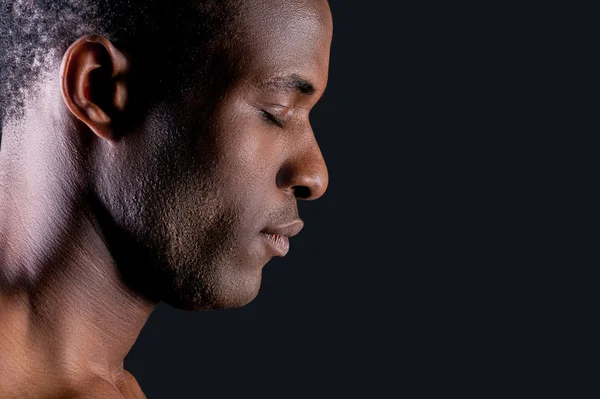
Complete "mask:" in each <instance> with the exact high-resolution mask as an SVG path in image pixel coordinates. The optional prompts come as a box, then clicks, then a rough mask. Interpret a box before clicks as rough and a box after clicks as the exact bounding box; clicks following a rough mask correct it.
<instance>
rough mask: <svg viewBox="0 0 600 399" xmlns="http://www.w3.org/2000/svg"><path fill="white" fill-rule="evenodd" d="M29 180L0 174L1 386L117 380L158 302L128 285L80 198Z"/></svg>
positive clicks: (43, 180)
mask: <svg viewBox="0 0 600 399" xmlns="http://www.w3.org/2000/svg"><path fill="white" fill-rule="evenodd" d="M3 151H4V150H3ZM1 158H2V156H1V155H0V164H2V159H1ZM0 168H1V167H0ZM5 170H6V169H5ZM25 170H27V169H25ZM38 172H39V171H38ZM39 173H41V172H39ZM31 179H33V180H29V179H28V180H27V181H28V184H26V185H24V184H17V183H16V182H15V184H12V183H11V184H9V183H8V182H7V177H6V176H0V180H2V181H1V184H0V187H1V188H2V189H1V190H0V358H1V359H2V362H0V392H14V391H15V390H18V389H24V388H22V387H28V388H27V392H31V386H35V387H37V388H36V389H39V390H40V391H42V392H44V391H46V392H48V391H47V389H50V388H49V387H56V386H58V385H57V383H58V384H61V383H64V385H65V386H74V385H78V384H79V385H81V381H84V380H88V379H90V378H94V377H100V378H102V379H104V380H106V381H108V382H109V383H111V384H112V385H115V384H117V383H118V381H119V380H120V379H121V378H123V373H124V370H123V359H124V358H125V356H126V355H127V353H128V352H129V350H130V349H131V347H132V346H133V344H134V343H135V340H136V339H137V337H138V335H139V333H140V331H141V329H142V328H143V326H144V324H145V322H146V321H147V319H148V317H149V316H150V314H151V312H152V311H153V310H154V308H155V306H156V303H153V302H150V301H148V300H147V299H145V298H144V297H143V296H141V295H139V294H137V293H135V292H133V291H132V290H131V289H130V288H129V287H127V286H126V285H125V284H124V283H123V281H122V279H121V277H120V274H119V271H118V268H117V266H116V264H115V261H114V259H113V258H112V256H111V255H110V251H109V250H108V248H107V246H106V243H105V239H104V237H103V235H102V232H101V230H100V229H99V228H98V226H97V223H96V221H95V219H94V215H93V214H92V212H90V211H89V209H87V208H86V207H85V206H83V207H82V206H81V204H82V203H85V201H82V200H81V198H82V196H79V198H77V197H75V196H73V195H65V193H64V192H61V190H60V189H58V190H57V189H56V188H54V189H52V190H49V189H48V188H49V185H50V184H56V181H53V180H52V176H49V175H44V174H43V173H42V175H41V176H38V177H35V178H34V177H33V176H31ZM38 179H39V181H38ZM36 183H39V184H36ZM25 187H26V188H27V189H35V190H36V192H31V191H27V189H25ZM10 188H14V189H12V190H10ZM52 389H54V388H52Z"/></svg>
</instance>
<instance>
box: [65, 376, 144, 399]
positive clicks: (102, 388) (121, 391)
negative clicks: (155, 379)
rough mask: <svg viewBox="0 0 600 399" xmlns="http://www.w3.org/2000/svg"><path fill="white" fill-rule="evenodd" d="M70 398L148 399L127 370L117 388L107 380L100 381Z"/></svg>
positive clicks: (90, 384) (92, 383) (117, 383)
mask: <svg viewBox="0 0 600 399" xmlns="http://www.w3.org/2000/svg"><path fill="white" fill-rule="evenodd" d="M68 397H69V398H70V399H146V395H145V394H144V392H143V391H142V389H141V388H140V385H139V384H138V382H137V380H136V379H135V377H134V376H133V375H131V373H129V372H128V371H127V370H124V374H123V378H122V379H120V380H119V381H117V382H116V387H115V386H114V385H112V384H110V383H109V382H108V381H106V380H102V379H98V380H94V381H92V382H90V383H89V384H88V385H87V386H86V387H85V391H81V392H76V393H72V394H71V395H69V396H68ZM65 398H66V397H65Z"/></svg>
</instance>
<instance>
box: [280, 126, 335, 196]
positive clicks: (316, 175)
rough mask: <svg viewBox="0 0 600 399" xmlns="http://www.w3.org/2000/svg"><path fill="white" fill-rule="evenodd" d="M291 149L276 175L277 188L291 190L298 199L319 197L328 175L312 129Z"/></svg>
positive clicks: (325, 185) (327, 182) (326, 182)
mask: <svg viewBox="0 0 600 399" xmlns="http://www.w3.org/2000/svg"><path fill="white" fill-rule="evenodd" d="M292 148H293V149H292V150H291V151H290V156H289V157H288V159H287V160H286V162H285V163H284V164H283V165H282V167H281V169H280V171H279V173H278V175H277V186H278V187H279V188H280V189H283V190H292V191H293V192H294V195H295V196H296V197H297V198H299V199H306V200H314V199H317V198H319V197H321V196H322V195H323V194H324V193H325V191H326V190H327V185H328V184H329V173H328V171H327V165H326V163H325V159H324V158H323V154H322V153H321V149H320V147H319V144H318V143H317V140H316V138H315V135H314V133H313V131H312V128H311V129H310V131H308V132H306V135H304V136H303V140H302V141H301V142H299V143H297V144H294V145H293V146H292Z"/></svg>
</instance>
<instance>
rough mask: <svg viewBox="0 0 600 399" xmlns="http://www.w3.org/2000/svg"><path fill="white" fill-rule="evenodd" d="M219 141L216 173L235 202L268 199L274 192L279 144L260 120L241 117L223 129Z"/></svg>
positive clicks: (278, 140)
mask: <svg viewBox="0 0 600 399" xmlns="http://www.w3.org/2000/svg"><path fill="white" fill-rule="evenodd" d="M221 138H222V139H221V140H220V141H219V148H220V149H219V150H220V152H221V154H222V157H221V165H220V168H219V170H220V171H222V172H223V179H224V181H225V183H226V184H227V185H228V186H229V187H230V189H231V190H232V192H231V193H230V194H231V195H233V197H234V198H239V199H244V201H250V202H251V203H252V202H254V200H258V199H260V198H264V197H265V196H269V194H270V193H272V192H273V190H274V189H276V175H277V170H278V164H279V163H280V160H279V157H280V154H281V153H282V151H281V148H280V142H281V140H280V139H279V137H278V132H277V131H276V130H275V129H272V128H268V127H266V126H265V124H264V122H263V121H261V120H259V116H254V117H252V115H243V116H241V117H238V118H236V119H234V120H232V121H231V123H230V124H227V125H224V126H223V131H222V135H221Z"/></svg>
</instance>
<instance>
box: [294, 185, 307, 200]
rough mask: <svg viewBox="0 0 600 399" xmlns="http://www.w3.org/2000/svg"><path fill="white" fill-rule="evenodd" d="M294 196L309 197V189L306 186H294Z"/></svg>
mask: <svg viewBox="0 0 600 399" xmlns="http://www.w3.org/2000/svg"><path fill="white" fill-rule="evenodd" d="M293 189H294V196H296V198H299V199H306V198H309V197H310V189H309V188H308V187H306V186H294V187H293Z"/></svg>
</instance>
